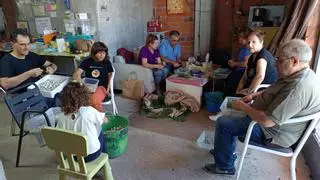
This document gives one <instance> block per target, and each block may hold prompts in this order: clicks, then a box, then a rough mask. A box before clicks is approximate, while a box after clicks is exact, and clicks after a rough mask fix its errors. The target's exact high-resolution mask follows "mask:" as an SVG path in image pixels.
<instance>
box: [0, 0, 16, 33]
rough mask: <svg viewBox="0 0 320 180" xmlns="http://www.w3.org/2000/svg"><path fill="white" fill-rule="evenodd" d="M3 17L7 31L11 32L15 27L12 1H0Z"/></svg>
mask: <svg viewBox="0 0 320 180" xmlns="http://www.w3.org/2000/svg"><path fill="white" fill-rule="evenodd" d="M0 5H1V7H2V9H3V13H4V16H5V17H6V22H7V31H11V30H13V29H15V28H16V27H17V25H16V13H15V6H14V0H0Z"/></svg>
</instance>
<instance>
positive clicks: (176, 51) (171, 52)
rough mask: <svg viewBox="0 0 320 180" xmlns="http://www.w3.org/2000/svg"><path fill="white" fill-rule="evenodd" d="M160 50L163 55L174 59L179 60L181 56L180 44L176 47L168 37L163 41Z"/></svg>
mask: <svg viewBox="0 0 320 180" xmlns="http://www.w3.org/2000/svg"><path fill="white" fill-rule="evenodd" d="M159 52H160V55H161V56H163V57H164V58H166V59H169V60H172V61H177V60H178V59H179V58H180V57H181V47H180V44H176V45H175V46H174V47H172V46H171V44H170V41H169V40H168V39H166V40H164V41H163V42H162V43H161V45H160V47H159Z"/></svg>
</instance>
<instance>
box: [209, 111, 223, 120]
mask: <svg viewBox="0 0 320 180" xmlns="http://www.w3.org/2000/svg"><path fill="white" fill-rule="evenodd" d="M222 115H223V114H222V113H221V112H219V113H218V114H216V115H211V116H209V119H210V120H212V121H217V119H218V118H219V117H221V116H222Z"/></svg>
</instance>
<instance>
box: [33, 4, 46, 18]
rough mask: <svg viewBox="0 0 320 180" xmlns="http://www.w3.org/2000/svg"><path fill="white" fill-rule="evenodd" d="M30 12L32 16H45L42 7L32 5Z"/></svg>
mask: <svg viewBox="0 0 320 180" xmlns="http://www.w3.org/2000/svg"><path fill="white" fill-rule="evenodd" d="M32 11H33V14H34V16H45V15H46V12H45V10H44V6H43V5H32Z"/></svg>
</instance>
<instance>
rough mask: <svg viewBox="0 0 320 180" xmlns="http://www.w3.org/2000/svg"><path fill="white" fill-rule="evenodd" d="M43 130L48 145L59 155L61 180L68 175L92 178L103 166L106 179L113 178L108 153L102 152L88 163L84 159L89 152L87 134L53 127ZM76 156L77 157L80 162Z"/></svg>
mask: <svg viewBox="0 0 320 180" xmlns="http://www.w3.org/2000/svg"><path fill="white" fill-rule="evenodd" d="M41 131H42V135H43V137H44V139H45V141H46V143H47V145H48V147H49V148H50V149H52V150H54V151H55V152H56V154H57V156H58V163H59V165H58V167H57V168H58V171H59V179H60V180H65V179H66V177H67V176H72V177H76V178H80V179H87V180H88V179H92V177H93V176H94V175H95V174H96V173H97V172H98V171H99V170H100V169H101V168H103V174H104V180H113V176H112V172H111V167H110V164H109V157H108V154H106V153H101V155H100V156H99V157H98V158H97V159H95V160H94V161H91V162H87V163H86V162H85V161H84V157H85V156H87V155H88V154H89V153H88V139H87V137H86V136H84V135H83V134H81V133H78V132H74V131H69V130H64V129H58V128H52V127H44V128H42V130H41ZM65 157H66V159H65ZM74 157H77V160H78V162H76V161H75V160H74Z"/></svg>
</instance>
